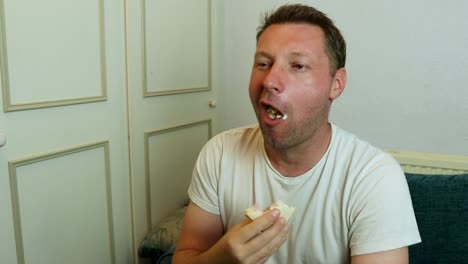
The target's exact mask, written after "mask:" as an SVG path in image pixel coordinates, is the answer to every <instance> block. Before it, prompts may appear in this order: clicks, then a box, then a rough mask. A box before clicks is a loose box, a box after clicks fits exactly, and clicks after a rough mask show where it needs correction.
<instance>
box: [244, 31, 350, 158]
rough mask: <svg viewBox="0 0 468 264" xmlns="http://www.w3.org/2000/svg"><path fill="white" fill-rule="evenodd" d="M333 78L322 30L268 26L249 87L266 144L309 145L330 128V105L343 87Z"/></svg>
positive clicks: (282, 147) (276, 145)
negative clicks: (317, 134)
mask: <svg viewBox="0 0 468 264" xmlns="http://www.w3.org/2000/svg"><path fill="white" fill-rule="evenodd" d="M342 71H344V69H342ZM337 75H339V74H337ZM337 75H335V76H337ZM335 76H332V75H331V73H330V61H329V58H328V56H327V54H326V52H325V46H324V34H323V31H322V29H321V28H319V27H317V26H313V25H309V24H274V25H271V26H269V27H268V28H267V29H266V30H265V31H264V32H263V34H262V35H261V37H260V39H259V40H258V43H257V49H256V52H255V58H254V65H253V68H252V74H251V79H250V87H249V94H250V100H251V102H252V105H253V108H254V110H255V114H256V115H257V119H258V122H259V125H260V128H261V130H262V133H263V136H264V138H265V142H266V144H268V145H270V146H271V147H274V148H275V149H288V148H292V147H296V146H299V145H301V144H308V142H311V140H313V137H314V135H315V134H316V133H317V131H318V130H319V129H323V128H324V127H326V126H327V125H328V113H329V109H330V105H331V101H332V100H333V99H335V98H336V97H338V96H339V94H340V93H341V91H342V89H341V90H339V89H335V88H336V87H338V86H337V85H340V84H342V85H343V87H344V83H342V82H341V80H337V79H336V78H335ZM338 90H339V91H338ZM286 115H287V117H285V116H286Z"/></svg>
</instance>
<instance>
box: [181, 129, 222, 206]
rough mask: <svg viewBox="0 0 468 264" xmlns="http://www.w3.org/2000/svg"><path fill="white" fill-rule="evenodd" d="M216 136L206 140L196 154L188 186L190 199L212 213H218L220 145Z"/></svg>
mask: <svg viewBox="0 0 468 264" xmlns="http://www.w3.org/2000/svg"><path fill="white" fill-rule="evenodd" d="M220 142H221V141H220V139H219V137H218V136H216V137H214V138H213V139H211V140H210V141H208V142H207V143H206V144H205V146H204V147H203V149H202V150H201V151H200V154H199V155H198V159H197V161H196V163H195V166H194V168H193V173H192V181H191V183H190V185H189V188H188V195H189V197H190V200H191V201H192V202H193V203H195V204H196V205H197V206H198V207H200V208H202V209H203V210H205V211H207V212H210V213H212V214H220V211H219V199H218V180H219V167H218V164H219V159H220V155H221V151H222V146H221V143H220Z"/></svg>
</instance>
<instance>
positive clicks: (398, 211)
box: [188, 124, 421, 264]
mask: <svg viewBox="0 0 468 264" xmlns="http://www.w3.org/2000/svg"><path fill="white" fill-rule="evenodd" d="M188 193H189V196H190V199H191V200H192V202H194V203H195V204H196V205H198V206H199V207H201V208H202V209H204V210H206V211H207V212H210V213H213V214H219V215H221V219H222V221H223V225H224V228H225V231H227V230H229V229H230V228H232V227H233V226H234V225H236V224H238V223H239V222H241V221H242V220H244V219H245V216H244V214H243V211H244V210H245V209H246V208H248V207H250V206H252V205H254V204H257V205H258V206H259V207H260V208H266V207H268V206H269V205H270V204H271V203H272V202H274V201H276V200H281V201H283V202H284V203H286V204H288V205H290V206H294V207H296V212H295V214H294V215H293V216H292V218H291V219H290V220H289V224H290V229H289V235H288V240H287V241H286V242H285V244H284V245H283V246H281V247H280V249H279V250H278V252H277V253H276V254H275V255H274V256H272V257H271V258H270V259H269V260H268V262H267V263H291V264H292V263H294V264H297V263H349V262H350V257H349V256H350V255H360V254H366V253H372V252H379V251H385V250H390V249H396V248H400V247H404V246H408V245H411V244H415V243H418V242H420V241H421V238H420V236H419V232H418V227H417V224H416V219H415V216H414V212H413V207H412V203H411V197H410V194H409V190H408V185H407V182H406V179H405V176H404V174H403V172H402V170H401V168H400V166H399V164H398V163H397V162H396V161H395V160H394V159H393V158H392V157H391V156H390V155H388V154H386V153H384V152H382V151H381V150H379V149H377V148H375V147H373V146H371V145H370V144H368V143H366V142H364V141H362V140H360V139H358V138H357V137H355V136H354V135H352V134H350V133H348V132H346V131H344V130H342V129H340V128H339V127H337V126H335V125H333V124H332V138H331V142H330V145H329V147H328V149H327V151H326V153H325V154H324V156H323V157H322V159H321V160H320V161H319V162H318V163H317V164H316V165H315V166H314V167H313V168H312V169H310V170H309V171H308V172H306V173H304V174H303V175H300V176H297V177H293V178H289V177H284V176H282V175H281V174H280V173H279V172H278V171H277V170H275V168H273V166H272V165H271V163H270V161H269V159H268V157H267V155H266V152H265V148H264V143H263V137H262V134H261V131H260V129H259V127H258V126H257V125H255V126H248V127H241V128H237V129H232V130H229V131H226V132H223V133H221V134H219V135H217V136H215V137H213V138H212V139H211V140H210V141H209V142H208V143H207V144H206V145H205V146H204V148H203V149H202V151H201V152H200V155H199V157H198V160H197V163H196V165H195V168H194V172H193V178H192V183H191V185H190V187H189V190H188Z"/></svg>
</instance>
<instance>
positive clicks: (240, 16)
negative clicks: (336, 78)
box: [220, 0, 468, 155]
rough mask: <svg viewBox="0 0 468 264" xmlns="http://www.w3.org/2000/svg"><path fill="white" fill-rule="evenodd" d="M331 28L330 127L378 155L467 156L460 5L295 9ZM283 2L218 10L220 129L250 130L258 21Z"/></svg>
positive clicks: (333, 4)
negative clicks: (340, 76)
mask: <svg viewBox="0 0 468 264" xmlns="http://www.w3.org/2000/svg"><path fill="white" fill-rule="evenodd" d="M296 2H298V3H307V4H310V5H312V6H315V7H317V8H319V9H320V10H322V11H324V12H325V13H327V14H328V15H329V16H330V17H331V18H332V19H334V20H335V22H336V23H337V25H338V27H339V28H340V29H341V30H342V33H343V34H344V36H345V39H346V41H347V45H348V50H347V51H348V58H347V64H346V65H347V69H348V84H347V86H346V90H345V92H344V94H343V95H342V97H341V98H339V99H338V100H337V101H336V102H335V103H334V106H333V107H332V115H331V120H332V121H333V122H334V123H336V124H337V125H339V126H341V127H342V128H345V129H347V130H349V131H351V132H353V133H355V134H357V135H359V136H360V137H361V138H363V139H366V140H368V141H370V142H371V143H373V144H375V145H377V146H379V147H382V148H391V149H400V150H413V151H422V152H436V153H450V154H460V155H468V84H467V81H466V78H467V77H468V30H467V28H468V16H466V14H467V13H468V2H467V1H464V0H451V1H438V0H429V1H427V0H426V1H424V0H413V1H404V0H397V1H383V0H379V1H372V0H360V1H336V0H328V1H296ZM282 3H291V1H272V0H268V1H267V0H263V1H249V0H240V1H225V2H224V5H225V10H224V12H225V16H224V17H225V21H224V29H225V31H224V36H223V37H224V47H225V49H224V56H223V57H222V58H220V59H221V60H222V61H223V62H222V63H221V65H224V66H223V68H224V73H223V80H224V85H223V86H224V87H223V89H224V91H223V94H224V100H223V102H224V107H223V109H224V110H223V111H224V128H225V129H227V128H232V127H236V126H240V125H245V124H250V123H253V122H256V119H255V117H254V114H253V110H252V108H251V105H250V101H249V98H248V92H247V90H248V83H249V77H250V76H249V75H250V70H251V64H252V59H253V53H254V50H255V34H256V27H257V26H258V23H259V21H260V14H262V13H263V12H264V11H267V10H270V9H271V8H273V7H276V6H278V5H279V4H282Z"/></svg>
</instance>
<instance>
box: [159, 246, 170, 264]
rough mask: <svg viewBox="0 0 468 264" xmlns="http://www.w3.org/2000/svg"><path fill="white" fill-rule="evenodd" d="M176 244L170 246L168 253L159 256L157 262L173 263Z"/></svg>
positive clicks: (162, 263)
mask: <svg viewBox="0 0 468 264" xmlns="http://www.w3.org/2000/svg"><path fill="white" fill-rule="evenodd" d="M174 251H175V245H174V246H172V247H170V248H169V249H168V250H167V251H166V253H164V254H163V255H162V256H161V257H159V258H158V259H157V260H156V262H155V264H171V263H172V256H174Z"/></svg>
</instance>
